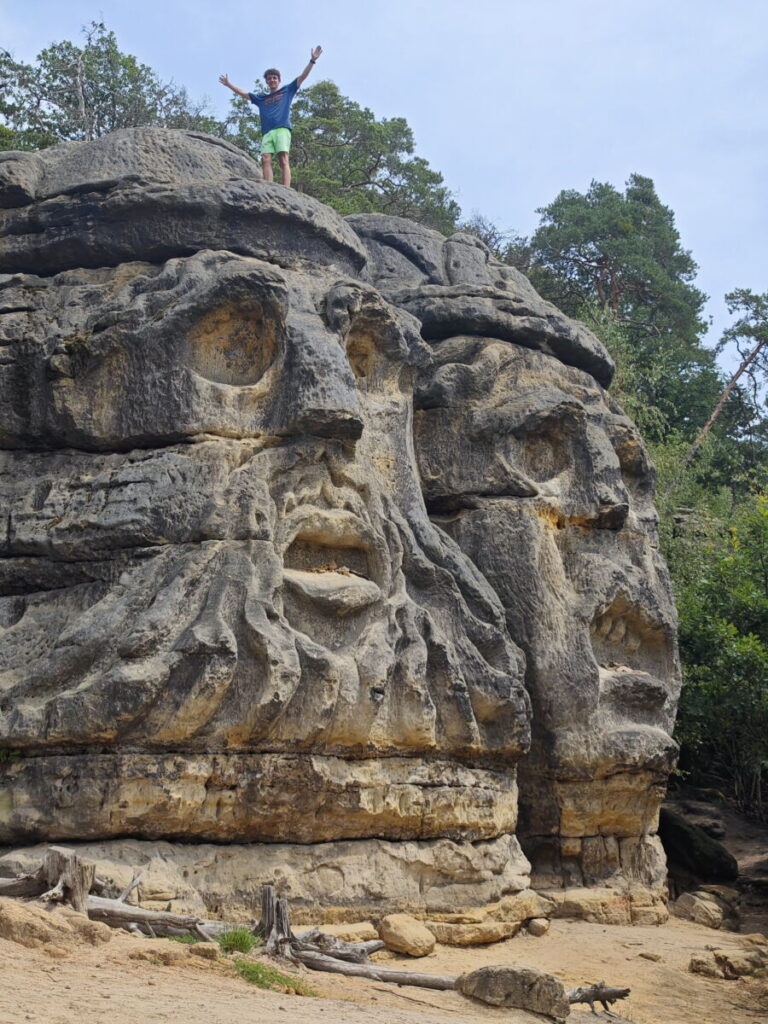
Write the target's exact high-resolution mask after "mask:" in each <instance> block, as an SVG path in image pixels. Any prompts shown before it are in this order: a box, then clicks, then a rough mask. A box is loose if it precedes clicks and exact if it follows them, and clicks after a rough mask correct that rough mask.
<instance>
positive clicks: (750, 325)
mask: <svg viewBox="0 0 768 1024" xmlns="http://www.w3.org/2000/svg"><path fill="white" fill-rule="evenodd" d="M725 301H726V302H727V303H728V311H729V312H730V313H735V312H737V311H739V310H740V311H741V312H742V314H743V315H742V316H741V317H739V319H738V320H737V321H736V323H735V324H731V326H730V327H729V328H727V330H726V331H725V333H724V334H723V337H722V338H721V340H720V343H719V345H718V352H722V351H723V349H724V348H725V347H726V346H727V345H729V344H730V343H731V342H733V343H735V345H736V350H737V352H738V353H739V359H740V360H741V361H740V363H739V366H738V368H737V369H736V371H735V373H733V374H732V376H731V378H730V380H729V381H728V383H727V384H726V386H725V387H724V388H723V392H722V394H721V395H720V398H719V399H718V402H717V405H716V406H715V408H714V409H713V410H712V413H711V415H710V417H709V419H708V420H707V422H706V423H705V424H704V426H703V427H702V428H701V430H700V432H699V435H698V437H697V438H696V440H695V441H694V443H693V445H692V446H691V448H690V450H689V451H688V452H687V454H686V456H685V459H684V460H683V469H685V468H686V466H688V465H689V464H690V463H691V462H692V461H693V460H694V459H695V458H696V456H697V455H698V453H699V451H700V449H701V446H702V445H703V443H704V441H705V439H706V437H707V435H708V434H709V432H710V430H712V428H713V427H714V425H715V423H716V422H717V420H718V419H719V417H720V416H721V415H722V413H723V410H724V409H725V405H726V402H727V401H728V399H729V398H730V397H731V396H732V395H733V394H734V392H735V390H736V387H737V385H738V382H739V379H740V378H741V377H742V376H744V377H746V378H747V380H748V381H749V383H750V386H751V387H750V390H751V392H752V395H753V396H754V404H755V407H756V408H757V407H759V406H760V404H761V401H760V399H761V390H762V388H764V386H765V383H766V380H768V358H766V356H767V355H768V292H763V294H762V295H755V293H754V292H751V291H749V289H747V288H738V289H737V290H736V291H733V292H730V293H729V294H728V295H726V296H725Z"/></svg>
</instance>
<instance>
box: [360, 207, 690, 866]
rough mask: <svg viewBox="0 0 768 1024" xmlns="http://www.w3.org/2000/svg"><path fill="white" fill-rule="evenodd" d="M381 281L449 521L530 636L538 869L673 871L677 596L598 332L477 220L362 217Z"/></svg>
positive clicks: (424, 457) (528, 811)
mask: <svg viewBox="0 0 768 1024" xmlns="http://www.w3.org/2000/svg"><path fill="white" fill-rule="evenodd" d="M348 221H349V222H350V223H351V224H352V226H353V227H354V228H355V230H356V231H357V232H358V234H359V235H360V237H361V238H362V239H363V240H364V241H365V243H366V246H367V248H368V250H369V254H370V256H371V261H370V263H369V265H368V268H367V270H366V272H365V273H366V276H367V278H368V280H369V281H370V282H371V283H372V284H375V285H376V287H377V288H378V289H379V290H380V291H381V292H382V294H384V295H385V296H386V297H387V298H388V299H389V300H390V301H391V302H392V303H393V304H396V305H397V306H398V307H399V308H401V309H404V310H407V311H408V312H410V313H412V314H413V315H414V316H416V317H417V318H418V319H419V321H420V323H421V325H422V334H423V336H424V338H425V339H426V340H427V341H428V342H429V344H430V346H431V348H432V353H433V360H432V361H431V362H429V363H426V364H424V365H423V366H422V367H421V368H420V370H419V376H418V383H417V388H416V393H415V407H416V413H415V443H416V450H417V455H418V461H419V468H420V472H421V480H422V486H423V490H424V495H425V499H426V503H427V507H428V508H429V510H430V513H431V515H432V519H433V522H435V523H436V524H438V525H439V526H440V527H441V528H442V529H443V530H445V531H446V532H447V533H449V534H450V535H451V536H452V537H454V539H455V540H457V541H458V543H459V545H460V546H461V548H462V550H464V551H465V552H466V553H467V554H468V555H469V556H470V557H471V558H472V560H473V561H474V562H475V564H476V565H477V566H478V568H479V569H480V570H481V572H482V573H483V575H484V576H485V578H486V579H487V580H488V582H489V583H491V585H492V586H493V587H494V589H495V590H496V592H497V593H498V594H499V596H500V598H501V600H502V602H503V604H504V607H505V609H506V615H507V624H508V627H509V631H510V634H511V636H512V638H513V639H514V641H515V642H516V643H517V644H519V645H520V646H521V647H522V649H523V650H524V652H525V655H526V660H527V668H526V683H527V686H528V689H529V692H530V696H531V699H532V704H533V735H534V739H533V745H532V749H531V751H530V754H529V755H528V756H527V757H526V758H524V759H523V761H522V762H521V764H520V787H521V791H520V827H519V835H520V838H521V840H522V842H523V847H524V849H525V851H526V853H527V854H528V856H529V857H530V858H531V861H532V864H533V868H534V875H533V881H534V884H537V885H543V886H552V885H563V884H565V885H582V884H587V885H590V884H595V883H597V882H603V881H604V880H605V879H610V878H612V877H614V878H623V879H627V880H630V881H635V882H639V883H643V884H646V885H651V886H658V885H660V884H661V883H662V882H663V880H664V861H663V854H662V853H661V849H660V845H659V842H658V839H657V838H656V827H657V818H658V809H659V804H660V801H661V798H662V794H663V791H664V786H665V783H666V779H667V777H668V774H669V772H670V770H671V768H672V766H673V764H674V758H675V754H676V747H675V744H674V742H673V741H672V739H671V737H670V732H671V728H672V723H673V720H674V713H675V707H676V701H677V695H678V692H679V666H678V659H677V650H676V643H675V626H676V619H675V611H674V606H673V602H672V597H671V591H670V585H669V579H668V575H667V571H666V567H665V565H664V563H663V560H662V559H661V557H660V555H659V552H658V544H657V531H656V522H657V520H656V514H655V511H654V508H653V503H652V501H653V484H654V474H653V469H652V466H651V465H650V463H649V461H648V457H647V454H646V452H645V449H644V447H643V444H642V442H641V440H640V437H639V436H638V433H637V430H636V428H635V427H634V425H633V424H632V423H631V421H630V420H629V419H627V417H626V416H625V415H624V414H623V413H622V411H621V409H620V408H618V406H617V405H616V404H615V402H614V401H613V400H612V399H611V397H610V395H609V394H608V393H607V391H606V390H605V388H606V387H607V386H608V385H609V383H610V379H611V376H612V371H613V367H612V364H611V361H610V358H609V357H608V355H607V353H606V352H605V351H604V349H603V348H602V346H601V345H600V343H599V342H598V341H597V339H596V338H594V336H592V335H591V334H590V333H589V332H588V331H587V330H586V329H585V328H584V327H583V325H581V324H577V323H574V322H573V321H570V320H568V318H566V317H564V316H563V315H562V314H560V313H559V312H558V311H557V310H556V309H555V308H554V307H552V306H551V305H550V304H549V303H546V302H544V301H543V300H542V299H541V298H540V297H539V296H538V295H537V294H536V293H535V291H534V290H533V289H532V288H531V286H530V284H529V283H528V282H527V280H526V279H525V278H524V277H522V275H520V274H519V273H518V272H517V271H515V270H514V269H513V268H509V267H505V266H503V265H501V264H499V263H498V262H496V261H495V260H493V259H492V258H490V257H489V254H488V252H487V250H486V249H485V247H484V246H483V245H482V243H480V242H478V241H477V240H475V239H473V238H471V237H469V236H466V235H455V236H454V237H453V238H451V239H447V240H446V239H443V238H442V236H440V235H437V234H435V233H434V232H430V231H426V230H424V229H423V228H420V227H418V226H417V225H414V224H411V223H409V222H407V221H400V220H398V219H396V218H383V217H374V216H362V217H351V218H348Z"/></svg>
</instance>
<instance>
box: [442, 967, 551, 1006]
mask: <svg viewBox="0 0 768 1024" xmlns="http://www.w3.org/2000/svg"><path fill="white" fill-rule="evenodd" d="M456 988H457V989H458V991H459V992H461V993H462V994H463V995H465V996H470V997H471V998H473V999H479V1000H481V1001H482V1002H484V1003H490V1004H491V1006H508V1007H516V1008H517V1009H520V1010H530V1011H531V1012H532V1013H545V1014H547V1015H548V1016H550V1017H567V1016H568V1014H569V1013H570V1012H571V1004H570V1003H569V1002H568V997H567V995H566V994H565V989H564V988H563V984H562V982H561V981H558V979H557V978H556V977H555V976H554V975H553V974H547V973H546V972H545V971H540V970H539V969H538V967H526V966H525V965H524V964H504V965H501V966H498V967H481V968H480V969H479V970H477V971H472V972H471V974H462V975H461V976H460V977H459V978H458V979H457V980H456Z"/></svg>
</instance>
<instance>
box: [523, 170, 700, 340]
mask: <svg viewBox="0 0 768 1024" xmlns="http://www.w3.org/2000/svg"><path fill="white" fill-rule="evenodd" d="M537 212H538V213H540V214H541V223H540V225H539V227H538V229H537V230H536V231H535V232H534V234H533V236H532V238H531V247H532V257H533V258H532V270H533V272H534V276H535V277H536V278H537V279H538V280H540V282H541V283H542V285H544V287H545V290H547V291H549V292H553V293H554V294H553V295H552V298H553V299H554V300H555V301H557V303H558V305H560V306H561V308H563V309H564V310H566V312H568V311H570V310H571V309H574V308H578V307H580V306H583V305H584V304H585V303H590V302H596V303H598V304H599V306H600V307H601V308H603V309H606V310H610V312H611V313H612V314H613V315H614V317H617V318H619V319H621V320H622V322H624V323H626V324H627V325H628V326H629V327H630V329H631V330H632V332H633V334H634V333H635V332H639V333H646V334H652V335H658V334H659V333H668V332H671V333H673V334H674V335H675V336H676V337H677V338H679V339H680V340H681V341H683V342H685V343H686V344H689V345H693V346H696V344H697V343H698V337H699V334H700V333H701V331H702V330H703V329H704V327H705V324H704V323H703V321H702V319H701V310H702V307H703V305H704V302H705V301H706V296H705V295H704V294H703V293H702V292H700V291H698V289H696V288H695V287H694V286H693V284H692V282H693V280H694V278H695V276H696V271H697V269H698V268H697V266H696V264H695V262H694V261H693V258H692V257H691V254H690V253H689V252H688V251H686V250H685V249H683V248H682V247H681V245H680V236H679V234H678V232H677V230H676V228H675V224H674V214H673V213H672V211H671V210H670V209H669V207H666V206H664V205H662V203H661V202H660V200H659V198H658V196H657V195H656V190H655V188H654V184H653V182H652V181H651V179H650V178H645V177H643V176H642V175H639V174H633V175H631V177H630V178H629V181H628V182H627V185H626V189H625V191H624V193H623V194H622V193H621V192H619V191H618V190H617V189H616V188H614V187H613V185H610V184H608V183H607V182H598V181H593V182H592V184H591V185H590V187H589V190H588V191H587V192H586V193H585V194H582V193H580V192H576V191H575V190H566V191H563V192H561V193H560V194H559V195H558V196H557V197H556V199H555V200H554V201H553V202H552V203H550V204H549V206H546V207H543V208H542V209H540V210H538V211H537Z"/></svg>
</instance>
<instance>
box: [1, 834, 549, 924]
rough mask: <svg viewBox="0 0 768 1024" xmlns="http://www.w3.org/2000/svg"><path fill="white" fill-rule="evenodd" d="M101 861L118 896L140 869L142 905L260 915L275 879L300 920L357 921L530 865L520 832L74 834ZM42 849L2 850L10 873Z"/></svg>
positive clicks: (522, 883)
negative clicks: (247, 836)
mask: <svg viewBox="0 0 768 1024" xmlns="http://www.w3.org/2000/svg"><path fill="white" fill-rule="evenodd" d="M67 845H68V846H69V847H72V848H73V849H74V850H75V852H76V853H77V854H78V856H80V857H82V858H83V859H85V860H88V861H91V862H93V863H95V864H96V874H97V876H98V877H99V878H101V879H104V880H105V881H106V882H108V883H109V884H110V885H111V887H112V890H113V894H114V895H118V894H119V893H120V892H121V891H122V890H123V889H124V888H125V887H126V886H127V885H128V884H129V883H130V882H131V880H132V878H133V876H134V874H135V872H136V871H141V882H140V885H139V888H138V890H137V891H136V892H135V893H133V894H132V895H131V897H129V900H130V899H138V900H140V902H141V904H142V906H147V907H150V908H153V905H155V904H156V906H154V909H158V910H160V909H164V908H165V907H166V906H167V904H168V903H169V902H170V903H171V907H172V910H174V911H176V912H177V913H189V914H197V915H199V916H201V917H217V916H220V917H223V918H224V919H227V920H237V919H238V918H240V919H243V920H249V919H250V918H253V917H258V916H259V911H260V906H261V887H262V885H265V884H270V885H275V886H277V887H278V888H279V891H280V892H281V894H282V895H284V896H285V897H287V899H288V900H289V901H290V907H291V920H292V921H294V922H295V923H297V924H301V923H304V922H310V923H316V922H317V921H318V918H319V916H320V915H321V914H322V920H323V922H329V921H334V920H335V921H339V922H344V921H353V922H354V921H359V920H360V918H361V917H363V916H369V915H370V916H375V917H377V918H378V917H381V915H382V914H388V913H395V912H397V911H407V912H410V913H412V914H416V915H419V916H423V915H425V914H427V915H429V916H430V917H431V916H432V915H433V914H440V913H446V912H450V911H453V910H454V909H455V908H456V907H458V906H465V905H474V906H480V905H483V904H487V903H491V904H493V903H496V902H498V901H499V900H501V899H502V897H504V896H505V895H506V894H508V893H515V892H518V891H519V890H521V889H525V888H526V886H527V885H528V881H529V871H530V865H529V864H528V862H527V860H526V859H525V857H524V856H523V853H522V851H521V849H520V846H519V844H518V842H517V840H516V839H515V838H514V836H510V835H504V836H501V837H499V838H498V839H490V840H483V841H480V842H476V843H470V842H467V841H465V840H460V841H453V840H450V839H435V840H431V841H422V842H415V841H392V840H383V839H365V840H347V841H337V842H333V843H311V844H305V845H300V844H298V843H253V844H249V843H237V844H236V843H186V842H185V843H170V842H148V841H146V840H137V839H124V840H112V841H111V842H104V843H68V844H67ZM43 852H44V848H43V847H41V846H32V847H26V848H20V849H16V850H14V851H12V852H9V853H5V854H3V855H2V856H0V874H2V875H4V876H7V877H11V876H14V875H16V874H23V873H24V872H28V871H34V870H36V869H37V868H38V867H39V866H40V862H41V860H42V858H43Z"/></svg>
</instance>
